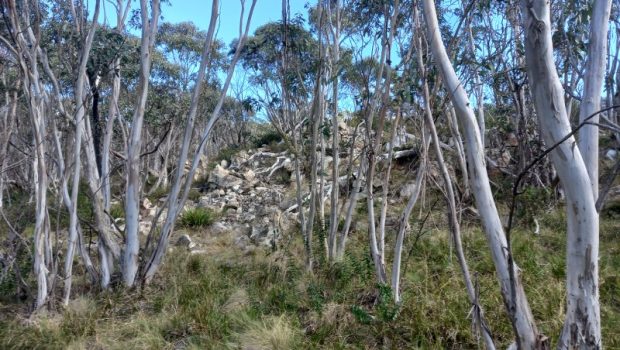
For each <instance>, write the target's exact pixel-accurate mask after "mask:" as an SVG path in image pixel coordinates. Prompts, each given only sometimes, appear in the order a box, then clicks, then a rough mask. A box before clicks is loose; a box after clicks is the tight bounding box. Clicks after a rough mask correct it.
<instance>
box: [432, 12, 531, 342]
mask: <svg viewBox="0 0 620 350" xmlns="http://www.w3.org/2000/svg"><path fill="white" fill-rule="evenodd" d="M423 5H424V18H425V20H426V27H427V32H428V40H429V42H430V46H431V49H432V53H433V57H434V59H435V63H436V65H437V66H438V68H439V70H440V71H441V75H442V77H443V81H444V84H445V86H446V90H447V91H448V92H449V94H450V99H451V101H452V104H453V105H454V108H455V111H456V115H457V118H458V119H459V123H460V126H461V128H462V129H463V135H464V138H465V142H466V145H467V147H466V153H467V160H468V167H469V175H470V181H471V189H472V191H473V194H474V197H475V199H476V206H477V208H478V211H479V212H480V217H481V220H482V226H483V228H484V231H485V234H486V237H487V242H488V244H489V248H490V249H491V257H492V259H493V263H494V265H495V271H496V274H497V277H498V279H499V282H500V288H501V293H502V297H503V299H504V304H505V306H506V309H507V311H508V315H509V317H510V320H511V322H512V325H513V330H514V332H515V336H516V342H517V346H518V347H520V348H523V349H535V348H537V347H539V344H540V341H541V339H539V333H538V330H537V328H536V324H535V321H534V317H533V316H532V312H531V311H530V307H529V304H528V302H527V298H526V296H525V292H524V290H523V285H522V284H521V281H520V278H519V272H518V269H517V267H516V266H514V265H513V266H510V264H509V262H508V257H507V253H506V248H507V241H506V236H505V234H504V229H503V226H502V222H501V220H500V217H499V213H498V211H497V207H496V205H495V200H494V199H493V193H492V191H491V186H490V183H489V176H488V174H487V170H486V164H485V159H484V150H483V149H482V142H481V138H480V129H479V127H478V124H477V121H476V116H475V115H474V111H473V110H472V108H471V107H470V101H469V98H468V96H467V93H466V92H465V90H464V89H463V85H462V83H461V82H460V81H459V79H458V77H457V75H456V73H455V71H454V68H453V67H452V63H451V62H450V59H449V58H448V54H447V52H446V49H445V47H444V45H443V41H442V39H441V32H440V30H439V24H438V23H437V14H436V11H435V3H434V1H433V0H423ZM511 269H512V271H511ZM511 276H512V278H511Z"/></svg>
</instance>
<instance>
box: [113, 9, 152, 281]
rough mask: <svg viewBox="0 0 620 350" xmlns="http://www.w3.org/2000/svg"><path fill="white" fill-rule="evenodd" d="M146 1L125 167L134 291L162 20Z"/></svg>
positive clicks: (127, 257)
mask: <svg viewBox="0 0 620 350" xmlns="http://www.w3.org/2000/svg"><path fill="white" fill-rule="evenodd" d="M148 7H149V6H148V4H147V1H146V0H140V10H141V11H140V12H141V15H142V16H141V18H142V40H141V42H140V75H139V80H138V89H137V91H138V93H137V95H138V99H137V101H136V104H135V107H134V114H133V120H132V122H131V130H130V136H129V144H128V147H127V164H126V169H127V170H126V172H127V173H126V177H127V178H126V187H125V191H126V197H125V251H124V253H123V264H122V271H123V282H124V283H125V286H127V287H132V286H133V285H134V282H135V278H136V274H137V273H138V254H139V250H140V241H139V239H138V234H139V232H138V228H139V208H140V191H141V190H140V152H141V150H142V124H143V123H144V112H145V107H146V98H147V95H148V90H149V76H150V74H151V61H152V55H153V48H154V46H155V37H156V35H157V22H158V20H159V0H152V1H151V11H150V18H149V9H148Z"/></svg>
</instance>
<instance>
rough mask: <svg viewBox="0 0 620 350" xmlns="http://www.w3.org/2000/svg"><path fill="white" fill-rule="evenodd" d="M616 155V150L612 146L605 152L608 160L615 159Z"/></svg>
mask: <svg viewBox="0 0 620 350" xmlns="http://www.w3.org/2000/svg"><path fill="white" fill-rule="evenodd" d="M617 157H618V151H617V150H615V149H613V148H610V149H608V150H607V151H606V152H605V158H607V159H609V160H616V158H617Z"/></svg>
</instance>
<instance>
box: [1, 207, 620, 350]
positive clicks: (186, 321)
mask: <svg viewBox="0 0 620 350" xmlns="http://www.w3.org/2000/svg"><path fill="white" fill-rule="evenodd" d="M434 215H435V213H434ZM441 215H442V213H441V212H438V213H437V219H436V220H435V218H431V219H429V221H428V223H427V227H426V229H427V230H428V232H427V233H426V234H425V235H424V236H423V237H422V238H421V239H419V240H418V241H417V243H416V245H415V246H412V245H413V241H414V238H413V237H410V238H408V241H407V251H406V252H405V254H404V260H403V263H404V266H403V269H404V271H403V279H402V285H401V290H402V295H403V303H402V305H400V306H397V305H395V304H394V303H393V302H392V301H391V298H390V290H389V288H385V287H382V288H377V286H376V285H375V284H374V274H373V266H372V262H371V261H370V260H369V258H368V253H367V243H366V236H365V233H364V232H356V233H353V234H352V236H351V240H350V242H349V245H348V254H347V256H346V257H345V259H344V261H342V262H340V263H338V264H335V265H332V266H329V265H326V264H324V263H322V260H320V259H319V261H318V262H317V265H318V266H317V267H316V269H315V272H314V274H313V275H309V274H307V273H305V272H304V268H303V259H302V258H303V253H302V252H303V248H302V245H301V240H300V239H299V237H297V236H295V239H294V240H293V241H292V243H291V245H290V247H289V248H288V250H287V251H286V252H284V251H276V252H267V251H262V250H255V251H254V252H253V253H244V252H242V251H240V250H238V249H237V248H236V247H235V246H234V244H233V241H234V237H232V236H222V237H219V236H218V238H217V241H215V242H212V243H211V244H210V246H209V248H210V251H209V253H208V254H205V255H189V254H187V253H186V252H185V251H182V250H175V251H173V252H172V253H171V254H169V255H168V257H167V261H166V263H165V264H164V265H163V270H162V271H161V273H160V274H159V275H158V277H157V278H156V279H155V281H154V282H153V284H152V285H150V286H148V287H147V288H145V289H144V290H142V291H136V292H131V293H127V292H124V291H111V292H105V293H99V294H93V295H84V296H82V297H78V298H76V300H74V301H73V302H72V303H71V305H70V307H69V308H68V309H67V310H66V311H65V312H64V313H62V314H57V313H51V314H49V315H41V316H38V317H35V318H34V320H33V321H31V322H30V323H27V322H24V321H20V319H19V318H17V319H14V318H13V317H12V316H11V317H5V318H3V317H0V348H2V349H26V348H27V349H30V348H40V349H65V348H74V349H82V348H102V349H103V348H105V349H129V348H131V349H134V348H135V349H153V348H164V349H173V348H181V347H183V348H188V349H203V348H208V349H239V348H241V349H243V348H252V349H345V348H353V349H357V348H369V349H373V348H395V349H399V348H402V349H410V348H425V349H426V348H441V349H470V348H476V347H477V340H476V338H475V336H474V334H473V332H472V330H471V324H470V321H469V320H468V319H467V315H468V313H469V309H470V306H469V303H468V302H467V297H466V294H465V291H464V285H463V282H462V277H461V274H460V269H459V267H458V264H457V261H456V257H455V256H454V255H453V254H452V255H451V254H450V251H451V249H450V243H449V240H448V239H447V236H446V235H447V233H446V227H445V223H443V221H442V220H441V219H440V217H441ZM539 220H540V223H541V233H540V235H539V236H534V235H532V234H531V232H530V230H527V231H526V230H522V229H519V228H517V229H516V230H515V231H514V234H513V239H514V241H513V242H514V244H513V246H514V254H515V259H516V262H517V263H518V264H519V267H520V268H521V269H522V276H523V281H524V285H525V289H526V293H527V295H528V298H529V302H530V305H531V307H532V310H533V312H534V316H535V318H536V320H537V325H538V327H539V329H540V330H541V331H542V332H543V333H544V334H545V335H547V336H549V337H550V338H551V339H552V342H555V341H556V340H557V337H558V335H559V332H560V329H561V326H562V322H563V318H564V315H563V310H564V299H565V297H564V295H565V289H564V278H565V268H564V257H563V251H564V249H565V236H564V232H563V227H564V222H565V221H564V220H565V218H564V214H563V212H562V211H561V210H557V211H554V212H551V213H549V214H546V215H545V216H544V217H540V218H539ZM412 228H413V230H412V232H416V231H417V227H416V224H415V222H414V223H413V225H412ZM463 231H464V233H463V241H464V245H465V252H466V255H467V258H468V261H469V263H470V269H471V271H472V273H473V274H475V276H476V280H477V283H478V285H479V290H480V298H481V305H482V307H483V309H484V311H485V316H486V320H487V323H488V324H489V326H490V328H491V331H492V334H493V336H494V338H495V339H496V343H497V344H496V345H498V347H499V348H505V347H506V346H507V345H508V344H509V343H510V342H511V339H512V330H511V327H510V324H509V321H508V319H507V317H506V313H505V310H504V306H503V302H502V300H501V296H500V293H499V287H498V283H497V280H496V278H495V270H494V267H493V264H492V262H491V258H490V256H489V253H488V248H487V244H486V241H485V238H484V235H483V234H482V233H481V231H480V229H479V228H478V227H477V225H471V226H470V227H464V228H463ZM619 239H620V225H619V223H618V222H617V221H616V220H608V221H605V220H603V221H602V223H601V254H600V257H601V258H600V264H601V266H600V277H601V289H600V291H601V304H602V306H601V311H602V325H603V339H604V345H605V347H606V348H610V349H613V348H619V347H620V334H619V331H618V329H620V279H619V278H618V271H620V254H619V253H620V246H619V245H618V244H617V242H618V241H619ZM391 244H392V242H389V245H390V246H391ZM315 247H316V249H317V255H318V254H319V252H318V250H319V249H320V248H319V247H320V244H319V242H318V240H317V241H316V242H315ZM388 261H390V259H388ZM14 307H15V305H14V304H10V305H9V304H4V305H3V304H0V315H12V313H9V312H5V310H9V309H11V308H14Z"/></svg>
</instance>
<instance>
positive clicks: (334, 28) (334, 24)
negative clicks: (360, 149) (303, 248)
mask: <svg viewBox="0 0 620 350" xmlns="http://www.w3.org/2000/svg"><path fill="white" fill-rule="evenodd" d="M327 13H328V16H327V18H328V20H329V29H330V33H331V37H332V45H331V50H330V57H329V59H330V64H331V75H332V77H331V79H332V154H333V156H332V157H333V160H332V193H331V202H330V203H331V208H330V214H329V234H328V244H327V245H328V248H329V249H328V250H329V251H328V257H329V260H330V261H333V260H334V259H335V258H336V233H337V232H338V224H339V218H340V215H339V212H338V201H339V195H340V193H339V190H340V186H337V184H338V178H339V177H340V174H339V168H338V167H339V166H340V145H339V142H340V141H339V139H338V135H339V133H338V75H339V66H340V63H339V61H340V27H341V22H342V21H341V11H340V0H336V1H335V2H334V9H333V10H332V8H331V5H329V4H328V5H327Z"/></svg>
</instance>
